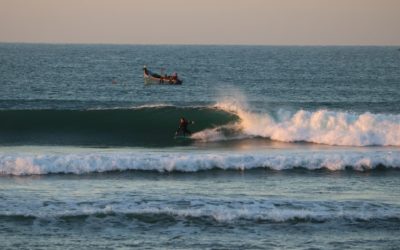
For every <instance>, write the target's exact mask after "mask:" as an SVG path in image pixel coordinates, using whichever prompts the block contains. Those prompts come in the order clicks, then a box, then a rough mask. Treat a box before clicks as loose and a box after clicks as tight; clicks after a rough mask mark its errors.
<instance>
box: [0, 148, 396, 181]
mask: <svg viewBox="0 0 400 250" xmlns="http://www.w3.org/2000/svg"><path fill="white" fill-rule="evenodd" d="M299 167H301V168H304V169H308V170H317V169H327V170H331V171H339V170H346V169H353V170H356V171H365V170H371V169H376V168H379V167H380V168H395V169H398V168H400V152H399V151H373V152H358V151H354V152H352V151H346V152H338V151H336V152H335V151H287V152H280V151H279V152H274V151H271V152H266V153H265V152H264V153H261V152H252V153H238V152H233V153H228V152H218V153H210V152H201V151H196V152H184V153H180V152H169V151H165V152H162V151H160V152H131V153H128V152H118V151H115V152H109V151H104V152H102V151H99V152H89V153H88V152H77V153H28V152H27V153H12V152H11V153H7V152H3V153H0V175H43V174H60V173H63V174H87V173H95V172H109V171H126V170H139V171H158V172H198V171H206V170H211V169H222V170H241V171H243V170H250V169H255V168H266V169H272V170H287V169H294V168H299Z"/></svg>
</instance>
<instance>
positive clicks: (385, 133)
mask: <svg viewBox="0 0 400 250" xmlns="http://www.w3.org/2000/svg"><path fill="white" fill-rule="evenodd" d="M215 107H217V108H220V109H223V110H225V111H229V112H233V113H235V114H237V115H238V116H239V117H240V121H239V122H237V123H235V124H231V125H230V126H236V128H235V129H236V130H237V131H240V132H241V133H242V134H243V135H246V136H250V137H252V136H257V137H265V138H270V139H272V140H276V141H283V142H298V141H304V142H312V143H320V144H327V145H341V146H371V145H376V146H400V115H391V114H372V113H369V112H366V113H363V114H356V113H349V112H338V111H329V110H318V111H313V112H312V111H305V110H299V111H297V112H294V113H291V112H288V111H281V112H278V113H277V117H276V118H274V117H272V116H271V115H270V114H268V113H255V112H251V111H249V109H248V108H247V105H246V104H242V103H241V102H238V101H223V102H219V103H217V104H216V105H215ZM193 138H194V139H199V140H203V141H213V140H219V139H227V138H226V136H225V135H223V134H222V135H221V133H219V130H218V129H214V130H207V131H201V132H199V133H197V134H195V135H194V136H193Z"/></svg>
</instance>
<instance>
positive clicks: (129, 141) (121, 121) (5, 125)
mask: <svg viewBox="0 0 400 250" xmlns="http://www.w3.org/2000/svg"><path fill="white" fill-rule="evenodd" d="M180 117H186V118H187V119H189V120H193V121H195V124H193V125H190V128H189V129H190V130H191V131H192V132H197V131H201V130H204V129H207V128H212V127H215V126H220V125H223V124H227V123H229V122H232V121H235V120H237V119H238V117H237V116H236V115H234V114H231V113H229V112H225V111H222V110H219V109H216V108H209V107H182V108H180V107H175V106H149V107H146V106H144V107H139V108H131V109H99V110H2V111H0V120H1V121H2V122H1V123H0V144H2V145H84V146H173V145H176V144H177V143H182V142H181V141H180V142H179V141H177V140H175V139H174V134H175V131H176V130H177V127H178V123H179V118H180Z"/></svg>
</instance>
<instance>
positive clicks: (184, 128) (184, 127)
mask: <svg viewBox="0 0 400 250" xmlns="http://www.w3.org/2000/svg"><path fill="white" fill-rule="evenodd" d="M193 123H194V122H193V121H188V120H186V119H185V118H184V117H181V119H180V120H179V127H178V130H176V133H175V135H179V133H181V134H182V135H183V136H186V134H188V135H191V134H192V132H190V131H189V130H188V128H187V127H188V125H189V124H193Z"/></svg>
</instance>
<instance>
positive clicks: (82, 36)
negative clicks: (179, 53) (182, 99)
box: [0, 0, 400, 45]
mask: <svg viewBox="0 0 400 250" xmlns="http://www.w3.org/2000/svg"><path fill="white" fill-rule="evenodd" d="M0 42H26V43H30V42H32V43H96V44H99V43H100V44H104V43H105V44H250V45H252V44H256V45H400V0H0Z"/></svg>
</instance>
